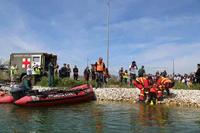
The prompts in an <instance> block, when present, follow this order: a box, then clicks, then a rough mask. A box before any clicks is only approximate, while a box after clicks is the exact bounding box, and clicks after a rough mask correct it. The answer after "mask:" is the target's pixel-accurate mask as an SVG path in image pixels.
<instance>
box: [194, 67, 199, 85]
mask: <svg viewBox="0 0 200 133" xmlns="http://www.w3.org/2000/svg"><path fill="white" fill-rule="evenodd" d="M195 76H196V83H197V84H200V64H197V72H196V73H195Z"/></svg>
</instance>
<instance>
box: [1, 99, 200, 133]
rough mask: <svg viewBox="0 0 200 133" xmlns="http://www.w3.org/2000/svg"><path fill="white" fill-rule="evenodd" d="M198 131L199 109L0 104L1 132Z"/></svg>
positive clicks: (99, 103)
mask: <svg viewBox="0 0 200 133" xmlns="http://www.w3.org/2000/svg"><path fill="white" fill-rule="evenodd" d="M133 132H144V133H146V132H153V133H160V132H162V133H167V132H169V133H171V132H180V133H187V132H194V133H200V109H195V108H183V107H176V106H165V105H156V106H150V105H146V104H139V103H127V102H105V101H92V102H86V103H79V104H73V105H59V106H52V107H39V108H24V107H23V108H22V107H17V106H15V105H12V104H2V105H0V133H133Z"/></svg>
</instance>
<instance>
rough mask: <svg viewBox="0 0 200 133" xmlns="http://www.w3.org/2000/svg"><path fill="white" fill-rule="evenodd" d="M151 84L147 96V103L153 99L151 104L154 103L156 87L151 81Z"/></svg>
mask: <svg viewBox="0 0 200 133" xmlns="http://www.w3.org/2000/svg"><path fill="white" fill-rule="evenodd" d="M152 84H153V85H152ZM152 84H150V89H149V98H148V102H147V103H148V104H151V101H153V105H156V101H157V92H158V88H157V85H156V84H155V83H153V82H152Z"/></svg>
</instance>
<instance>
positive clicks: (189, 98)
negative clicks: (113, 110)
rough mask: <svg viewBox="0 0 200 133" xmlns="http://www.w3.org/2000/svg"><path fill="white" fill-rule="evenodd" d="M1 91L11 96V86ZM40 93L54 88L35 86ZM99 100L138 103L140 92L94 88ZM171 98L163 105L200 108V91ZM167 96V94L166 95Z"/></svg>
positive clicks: (173, 91)
mask: <svg viewBox="0 0 200 133" xmlns="http://www.w3.org/2000/svg"><path fill="white" fill-rule="evenodd" d="M1 89H3V91H4V92H5V94H6V95H9V94H10V87H9V86H2V87H1ZM33 89H37V90H39V91H44V90H51V89H54V88H49V87H40V86H34V87H33ZM94 92H95V95H96V98H97V100H110V101H127V102H137V101H138V99H139V94H140V91H139V89H137V88H97V89H95V88H94ZM170 92H171V94H172V95H171V96H166V95H164V101H162V102H160V103H161V104H166V105H177V106H189V107H200V90H182V89H180V90H173V89H171V90H170ZM164 94H165V93H164Z"/></svg>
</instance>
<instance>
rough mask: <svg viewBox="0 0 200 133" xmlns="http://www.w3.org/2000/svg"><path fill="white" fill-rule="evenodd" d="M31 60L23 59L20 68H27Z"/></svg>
mask: <svg viewBox="0 0 200 133" xmlns="http://www.w3.org/2000/svg"><path fill="white" fill-rule="evenodd" d="M30 63H31V59H30V58H23V59H22V68H27V67H28V65H30Z"/></svg>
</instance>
